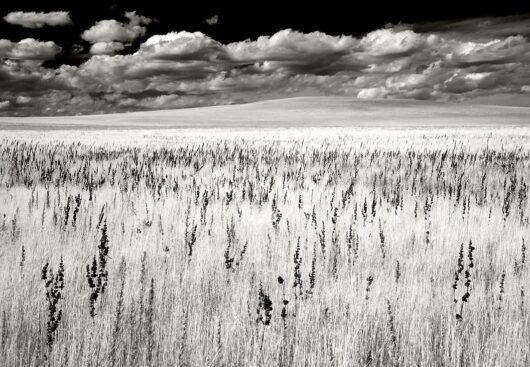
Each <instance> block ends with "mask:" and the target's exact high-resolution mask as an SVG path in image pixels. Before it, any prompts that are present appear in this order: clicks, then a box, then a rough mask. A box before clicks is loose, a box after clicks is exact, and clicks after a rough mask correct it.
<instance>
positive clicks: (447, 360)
mask: <svg viewBox="0 0 530 367" xmlns="http://www.w3.org/2000/svg"><path fill="white" fill-rule="evenodd" d="M486 125H487V124H486ZM0 136H1V137H0V139H1V140H0V279H1V280H0V298H1V302H0V313H1V315H0V316H1V320H0V361H3V362H2V363H1V364H2V365H3V366H46V365H49V366H114V365H116V366H177V365H179V366H180V365H181V366H265V365H266V366H269V365H271V366H353V365H359V366H368V365H370V366H412V365H418V366H499V365H502V366H523V365H528V364H529V363H530V349H529V347H528V346H529V345H530V343H529V342H530V325H529V323H530V318H529V316H530V313H529V311H528V304H529V302H530V299H529V294H530V289H529V288H528V284H529V280H530V269H529V268H528V264H527V262H528V260H527V259H526V247H527V246H528V243H529V241H530V230H529V216H530V202H529V199H528V182H529V181H530V129H529V128H527V127H524V126H519V127H495V128H494V127H491V126H490V127H488V126H484V127H473V128H445V129H442V128H436V129H435V128H432V127H429V128H427V129H425V128H422V127H418V128H415V129H350V128H325V129H323V128H312V129H280V130H278V129H265V130H249V129H245V130H241V129H238V130H233V129H232V130H227V129H224V130H223V129H220V130H167V131H154V130H134V131H126V130H112V131H98V130H91V131H75V132H73V131H46V130H41V131H37V130H26V131H21V130H11V131H3V132H1V133H0Z"/></svg>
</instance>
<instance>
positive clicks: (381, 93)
mask: <svg viewBox="0 0 530 367" xmlns="http://www.w3.org/2000/svg"><path fill="white" fill-rule="evenodd" d="M386 96H388V91H387V90H386V88H385V87H377V88H365V89H361V90H360V91H359V93H358V94H357V98H360V99H380V98H385V97H386Z"/></svg>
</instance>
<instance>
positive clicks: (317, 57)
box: [0, 12, 530, 115]
mask: <svg viewBox="0 0 530 367" xmlns="http://www.w3.org/2000/svg"><path fill="white" fill-rule="evenodd" d="M66 14H67V13H66ZM125 17H126V19H128V21H127V22H121V21H118V20H112V19H110V20H101V21H98V22H97V23H96V24H94V25H93V26H92V27H91V28H89V29H87V30H86V31H85V32H83V33H82V34H81V35H80V42H86V43H87V44H88V45H90V47H89V49H90V55H88V56H87V60H86V61H85V62H84V63H82V64H81V65H79V66H69V65H62V66H59V67H57V68H46V67H44V66H43V65H45V64H44V62H45V61H47V60H53V59H54V58H55V57H56V56H57V55H58V54H59V53H60V52H65V51H64V50H62V49H61V46H60V45H57V44H55V43H54V42H49V41H48V42H46V41H45V40H35V39H31V38H28V39H24V40H22V41H19V42H11V41H9V40H4V39H2V40H0V58H1V60H0V114H4V115H54V114H79V113H82V114H85V113H106V112H123V111H135V110H146V109H164V108H179V107H186V106H203V105H213V104H228V103H238V102H245V101H254V100H259V99H265V98H271V97H274V98H276V97H287V96H296V95H341V96H352V97H357V98H409V99H422V100H437V101H469V102H484V103H511V104H518V105H528V106H530V43H529V40H528V33H529V27H528V23H527V22H524V21H523V20H524V19H523V18H521V17H508V18H500V19H499V18H492V19H478V20H472V21H462V22H455V23H451V24H449V23H436V24H434V23H433V24H421V25H416V26H408V25H394V26H392V25H389V26H387V27H386V28H383V29H378V30H374V31H373V32H370V33H368V34H366V35H364V36H361V37H354V36H350V35H328V34H325V33H321V32H311V33H301V32H298V31H296V30H291V29H286V30H282V31H279V32H277V33H276V34H273V35H270V36H262V37H259V38H257V39H254V40H242V41H240V42H234V43H229V44H222V43H220V42H217V41H216V40H214V39H212V38H210V37H208V35H206V34H203V33H200V32H194V33H190V32H186V31H176V32H171V33H168V34H163V35H155V36H152V37H149V38H147V39H145V38H144V39H143V40H142V37H144V36H145V32H146V27H148V25H149V24H150V23H151V21H152V20H151V19H149V18H145V17H142V16H140V15H138V14H137V13H135V12H128V13H126V14H125ZM6 18H7V17H6ZM30 18H31V17H24V16H21V17H20V16H19V21H18V23H16V20H14V19H15V18H13V19H11V18H10V19H11V21H12V22H14V23H16V24H22V25H24V24H25V25H24V26H26V27H28V26H30V25H31V24H33V27H34V28H35V27H38V26H39V24H48V25H50V22H45V21H44V20H42V21H41V23H39V22H34V23H31V22H29V21H24V22H25V23H24V24H23V23H22V22H23V19H30ZM20 19H22V20H20ZM525 19H526V20H528V17H526V18H525ZM6 21H7V19H6ZM217 21H218V19H217V18H216V19H215V22H212V25H214V23H217ZM56 25H59V23H56ZM138 40H142V41H141V42H140V45H139V46H138V47H135V48H133V47H131V45H132V44H133V42H135V41H136V43H135V44H138V42H139V41H138ZM116 53H120V54H116Z"/></svg>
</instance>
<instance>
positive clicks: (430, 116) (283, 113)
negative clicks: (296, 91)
mask: <svg viewBox="0 0 530 367" xmlns="http://www.w3.org/2000/svg"><path fill="white" fill-rule="evenodd" d="M482 125H484V126H505V125H510V126H523V125H524V126H529V127H530V108H527V107H504V106H484V105H469V104H458V103H440V102H423V101H411V100H358V99H352V98H349V97H297V98H287V99H277V100H268V101H262V102H255V103H248V104H240V105H227V106H210V107H198V108H186V109H178V110H161V111H145V112H131V113H121V114H107V115H89V116H61V117H0V129H34V128H37V129H38V128H41V129H54V128H55V129H65V128H69V129H76V128H83V129H85V128H96V129H98V128H278V127H349V126H351V127H387V128H393V127H395V128H403V127H457V126H482Z"/></svg>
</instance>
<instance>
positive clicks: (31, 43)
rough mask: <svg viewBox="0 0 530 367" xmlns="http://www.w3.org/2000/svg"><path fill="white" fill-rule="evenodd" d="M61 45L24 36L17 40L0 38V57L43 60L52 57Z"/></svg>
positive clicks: (59, 49) (59, 50)
mask: <svg viewBox="0 0 530 367" xmlns="http://www.w3.org/2000/svg"><path fill="white" fill-rule="evenodd" d="M59 52H61V47H59V46H57V45H56V44H55V43H54V42H52V41H47V42H41V41H38V40H35V39H33V38H26V39H23V40H21V41H19V42H11V41H9V40H6V39H0V57H6V58H8V59H13V60H29V61H37V62H41V61H45V60H51V59H54V58H55V56H56V55H57V54H58V53H59Z"/></svg>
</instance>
